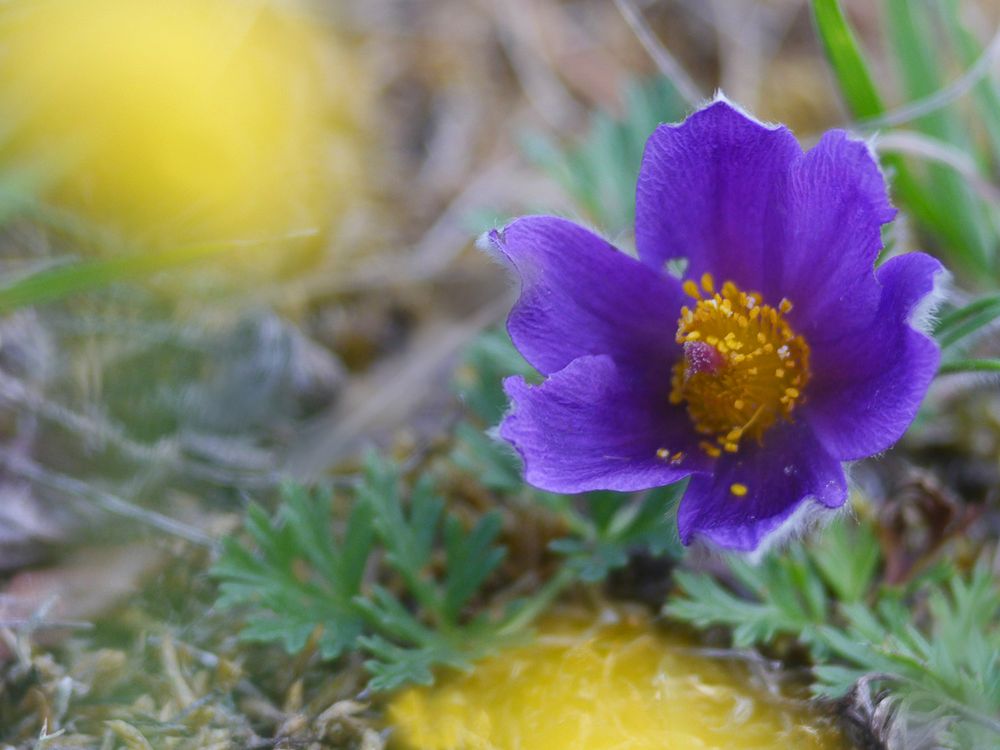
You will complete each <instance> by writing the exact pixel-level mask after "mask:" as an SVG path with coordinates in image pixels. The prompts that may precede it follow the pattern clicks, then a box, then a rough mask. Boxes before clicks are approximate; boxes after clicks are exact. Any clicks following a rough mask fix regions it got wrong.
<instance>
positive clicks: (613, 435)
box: [500, 355, 708, 493]
mask: <svg viewBox="0 0 1000 750" xmlns="http://www.w3.org/2000/svg"><path fill="white" fill-rule="evenodd" d="M657 386H658V387H657ZM504 388H505V390H506V391H507V395H508V396H510V399H511V401H512V404H513V410H512V411H511V413H510V414H508V415H507V417H506V418H505V419H504V421H503V422H502V423H501V425H500V437H502V438H503V439H504V440H506V441H508V442H509V443H511V444H512V445H513V446H514V448H515V449H516V450H517V452H518V453H519V454H520V455H521V458H522V459H523V460H524V465H525V479H526V480H527V482H528V483H529V484H532V485H534V486H535V487H539V488H541V489H543V490H549V491H551V492H565V493H576V492H587V491H590V490H598V489H600V490H619V491H633V490H642V489H647V488H650V487H658V486H661V485H665V484H669V483H671V482H676V481H677V480H678V479H681V478H683V477H685V476H687V475H688V474H690V473H691V472H692V471H695V470H704V469H705V468H706V465H707V463H708V461H707V459H706V458H705V456H704V455H703V453H702V451H701V450H700V449H698V447H697V438H696V436H695V435H694V433H693V431H692V429H691V426H690V421H689V420H688V418H687V415H686V413H685V412H684V410H683V409H681V408H679V407H676V406H672V405H671V404H670V403H669V400H668V394H669V390H670V386H669V382H668V380H667V379H663V380H662V381H660V380H659V379H656V380H655V381H654V382H653V384H652V385H651V384H650V382H649V381H644V380H642V379H640V378H637V377H635V376H632V375H630V374H629V371H628V370H624V369H623V368H620V367H618V366H617V365H616V364H615V363H614V361H613V360H612V359H611V357H608V356H606V355H602V356H586V357H580V358H579V359H575V360H573V361H572V362H570V363H569V364H568V365H567V366H566V367H565V368H564V369H562V370H560V371H559V372H556V373H554V374H552V375H551V376H550V377H549V378H548V379H547V380H546V381H545V382H544V383H542V384H541V385H538V386H529V385H527V384H526V383H525V382H524V380H522V379H521V378H518V377H514V378H508V379H507V380H506V381H504ZM661 448H665V449H667V450H668V451H670V452H671V453H676V452H683V453H684V454H685V457H684V459H683V460H681V461H680V462H679V463H678V464H672V463H670V461H668V460H664V459H662V458H658V457H657V451H658V450H659V449H661Z"/></svg>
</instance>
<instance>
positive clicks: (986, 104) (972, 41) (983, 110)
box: [937, 0, 1000, 163]
mask: <svg viewBox="0 0 1000 750" xmlns="http://www.w3.org/2000/svg"><path fill="white" fill-rule="evenodd" d="M937 8H938V12H939V13H940V16H941V19H942V25H943V26H944V30H945V32H946V33H947V34H948V36H949V38H950V41H951V44H952V46H953V47H954V48H955V50H956V52H957V54H958V58H959V60H960V62H961V63H962V65H963V66H964V67H966V68H970V67H971V66H973V65H975V64H976V62H977V61H978V60H980V58H981V57H982V56H983V54H984V52H985V51H984V50H983V47H982V45H981V44H980V43H979V40H978V39H976V36H975V34H973V33H972V32H971V31H970V30H969V29H968V28H966V26H965V25H964V24H963V23H962V19H961V15H960V6H959V3H958V0H943V2H941V3H940V4H939V5H938V6H937ZM973 100H974V101H975V104H976V110H977V114H978V115H979V117H978V119H979V121H980V122H981V123H982V125H983V128H984V130H985V132H986V135H987V137H988V139H989V143H990V147H991V149H992V152H993V153H992V157H993V161H994V163H995V162H996V161H998V160H1000V87H998V85H997V79H996V77H995V76H993V75H990V74H987V75H985V76H983V78H982V79H981V80H980V81H979V82H978V83H977V84H976V87H975V88H974V89H973Z"/></svg>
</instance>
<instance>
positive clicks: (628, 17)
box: [614, 0, 705, 107]
mask: <svg viewBox="0 0 1000 750" xmlns="http://www.w3.org/2000/svg"><path fill="white" fill-rule="evenodd" d="M614 3H615V7H616V8H618V12H619V13H621V15H622V18H624V19H625V23H627V24H628V27H629V28H630V29H632V33H633V34H635V36H636V38H637V39H638V40H639V44H641V45H642V48H643V49H644V50H646V53H647V54H648V55H649V56H650V57H651V58H652V59H653V62H654V63H656V67H657V68H659V69H660V72H661V73H663V75H665V76H666V77H667V79H668V80H669V81H670V82H671V83H672V84H674V86H675V87H676V88H677V92H678V93H679V94H680V95H681V96H682V97H684V100H685V101H686V102H687V103H688V104H689V105H690V106H692V107H695V106H697V105H698V103H699V102H701V101H702V100H703V99H704V98H705V97H704V95H703V94H702V93H701V91H700V90H699V89H698V85H697V84H696V83H695V82H694V81H693V80H692V79H691V77H690V76H689V75H688V74H687V71H685V70H684V68H683V67H682V66H681V64H680V63H679V62H677V59H676V58H675V57H674V56H673V55H671V54H670V51H669V50H668V49H667V48H666V47H664V46H663V44H662V43H661V42H660V40H659V39H657V38H656V35H655V34H653V32H652V31H651V30H650V28H649V26H648V24H647V23H646V21H645V20H644V19H643V17H642V14H641V13H640V12H639V9H638V8H636V7H635V5H634V4H633V3H632V0H614Z"/></svg>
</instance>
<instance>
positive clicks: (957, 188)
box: [886, 0, 996, 273]
mask: <svg viewBox="0 0 1000 750" xmlns="http://www.w3.org/2000/svg"><path fill="white" fill-rule="evenodd" d="M929 8H930V6H929V4H927V3H925V2H912V1H911V0H886V14H887V18H886V29H887V32H888V36H889V41H890V44H891V47H892V50H893V55H892V59H893V60H894V61H895V62H896V64H897V67H898V69H899V71H900V73H901V76H902V79H903V84H904V89H905V91H906V95H907V98H908V99H910V100H915V99H920V98H923V97H926V96H928V95H930V94H933V93H935V92H936V91H937V90H938V89H939V88H940V87H941V85H942V80H941V71H942V69H943V67H944V64H945V61H944V59H943V55H942V51H941V50H942V46H941V44H940V41H939V40H938V39H937V38H936V36H935V34H934V24H933V19H932V17H931V15H930V13H929ZM915 124H916V126H917V128H918V129H920V130H921V131H923V132H924V133H926V134H927V135H930V136H934V137H935V138H938V139H940V140H943V141H946V142H948V143H950V144H952V145H954V146H956V147H957V148H959V149H961V150H962V151H965V152H969V151H971V144H970V141H969V136H968V127H967V126H965V125H963V123H961V122H960V121H959V120H958V119H957V117H956V115H955V114H954V113H952V112H951V111H949V110H946V109H940V110H936V111H934V112H931V113H929V114H927V115H925V116H924V117H921V118H920V119H918V120H917V121H916V123H915ZM926 173H927V180H926V183H925V184H926V188H927V190H928V191H929V192H930V193H931V195H933V196H934V197H935V199H936V204H937V205H936V209H935V215H934V219H933V226H934V229H935V230H936V231H937V232H939V233H940V234H941V236H942V237H943V238H944V239H945V240H946V241H947V243H948V244H947V248H948V251H949V252H950V253H953V254H954V255H955V257H956V259H957V260H959V261H961V262H962V263H963V264H964V265H965V266H966V267H967V268H968V269H970V270H974V271H979V272H987V273H992V271H993V270H994V269H993V258H992V249H993V246H994V245H995V244H996V237H995V236H994V235H993V233H992V232H990V230H989V225H988V223H987V220H986V217H985V215H984V207H983V206H982V205H981V204H980V202H979V199H978V198H977V197H976V196H975V194H974V193H973V191H972V189H971V188H970V187H969V186H968V185H967V184H966V182H965V181H964V180H963V178H962V177H961V176H960V175H958V174H956V173H955V172H954V171H953V170H951V169H949V168H947V167H944V166H941V165H937V164H931V165H928V166H927V170H926Z"/></svg>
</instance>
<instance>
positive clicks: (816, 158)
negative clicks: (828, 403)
mask: <svg viewBox="0 0 1000 750" xmlns="http://www.w3.org/2000/svg"><path fill="white" fill-rule="evenodd" d="M784 202H785V206H786V209H785V211H784V212H783V213H782V216H781V217H780V222H778V225H777V226H776V227H775V229H774V231H773V239H772V243H773V246H774V248H776V249H777V250H779V251H780V252H779V254H778V256H777V257H776V259H775V260H776V262H775V263H773V265H772V267H771V268H770V269H769V272H768V274H767V277H766V279H765V287H764V288H763V289H760V290H759V291H761V292H762V293H763V294H764V298H765V299H768V300H771V301H772V304H773V303H774V301H777V300H780V299H781V298H782V297H787V298H788V299H789V300H791V301H792V302H793V303H794V305H795V307H794V310H793V312H792V315H791V316H790V322H791V323H792V325H793V327H794V328H795V330H796V331H797V332H798V333H800V334H802V335H804V336H805V337H806V340H807V341H809V342H810V344H811V345H813V344H814V343H815V342H816V341H818V340H821V339H824V338H831V337H836V336H838V335H839V333H840V331H841V330H843V328H844V327H845V326H847V327H850V326H851V324H852V323H853V322H854V321H856V320H857V319H858V318H859V317H861V318H865V319H867V316H868V315H869V314H870V313H871V312H872V311H873V310H874V309H875V308H876V307H877V306H878V304H879V289H878V285H877V284H876V283H875V278H874V274H873V268H874V265H875V259H876V258H877V257H878V254H879V251H880V250H881V249H882V235H881V227H882V225H883V224H885V223H887V222H889V221H891V220H892V218H893V216H895V214H896V210H895V209H894V208H893V207H892V206H891V205H890V204H889V196H888V193H887V192H886V183H885V179H884V178H883V176H882V173H881V172H880V171H879V168H878V165H877V164H876V162H875V159H874V158H873V157H872V155H871V153H870V151H869V149H868V146H867V145H866V144H864V143H862V142H860V141H855V140H851V139H850V138H849V137H848V135H847V134H846V133H845V132H843V131H840V130H831V131H829V132H828V133H826V134H825V135H824V136H823V137H822V138H821V139H820V142H819V143H818V144H817V145H816V146H815V147H814V148H813V149H812V150H810V151H809V152H808V153H807V154H806V155H805V156H804V157H803V158H802V159H800V160H798V161H797V162H796V163H795V164H794V165H793V167H792V169H791V171H790V174H789V179H788V183H787V189H786V194H785V197H784Z"/></svg>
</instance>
